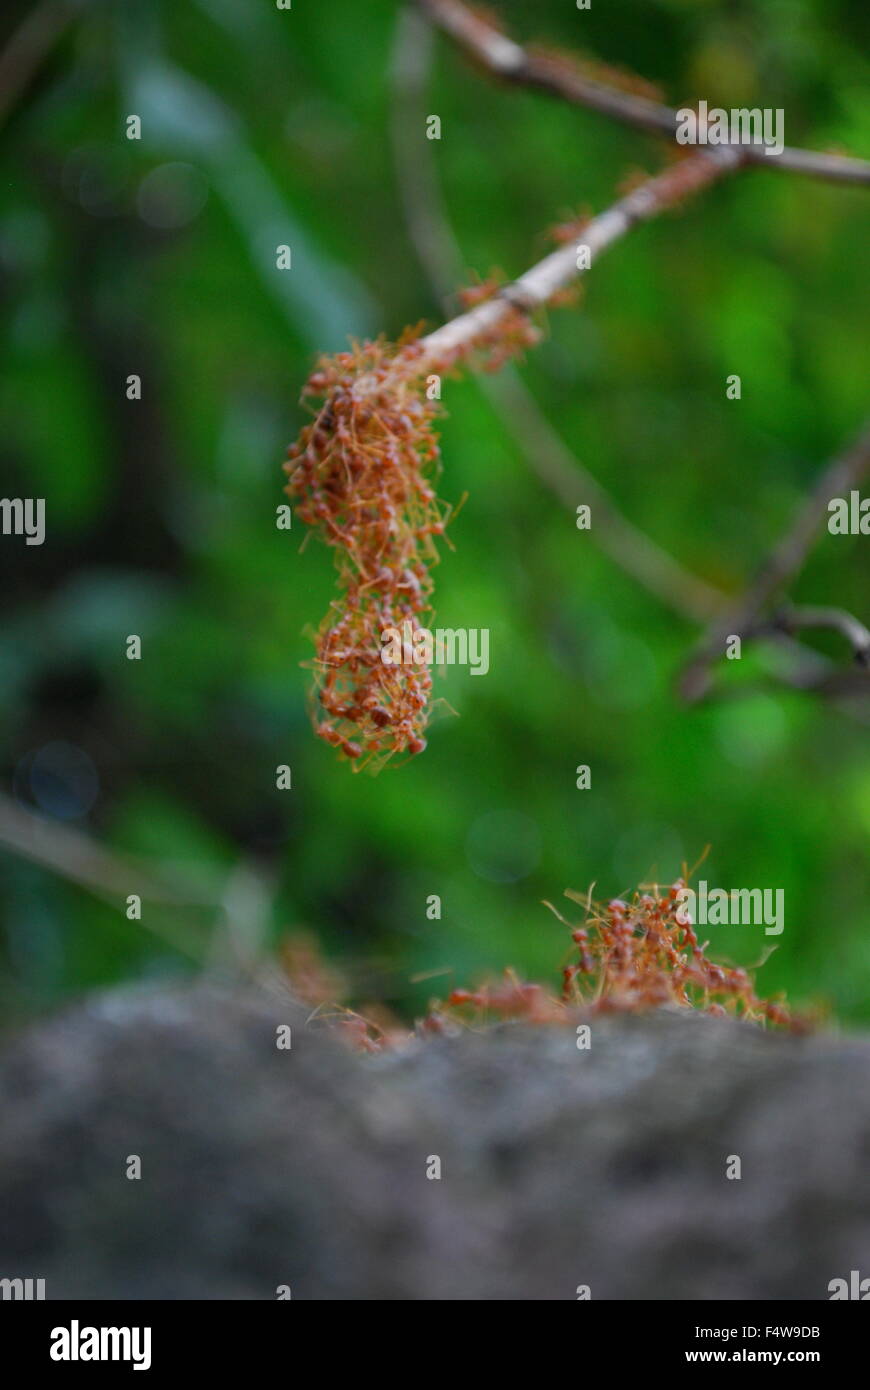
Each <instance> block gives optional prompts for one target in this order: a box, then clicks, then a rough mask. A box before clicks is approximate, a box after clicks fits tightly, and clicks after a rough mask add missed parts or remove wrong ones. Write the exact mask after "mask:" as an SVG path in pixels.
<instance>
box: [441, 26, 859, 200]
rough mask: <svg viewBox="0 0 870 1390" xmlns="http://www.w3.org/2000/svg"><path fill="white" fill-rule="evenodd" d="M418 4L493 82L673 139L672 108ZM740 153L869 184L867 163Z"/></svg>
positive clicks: (491, 29)
mask: <svg viewBox="0 0 870 1390" xmlns="http://www.w3.org/2000/svg"><path fill="white" fill-rule="evenodd" d="M418 3H419V5H420V7H421V9H422V10H423V11H424V13H425V14H426V15H427V16H428V17H429V19H430V20H431V21H432V23H433V24H435V25H437V26H438V28H439V29H441V30H442V31H443V32H444V33H445V34H447V35H449V37H450V38H451V39H453V40H454V42H455V43H456V44H458V46H459V47H460V48H462V49H464V50H465V52H466V53H467V54H468V55H469V56H470V57H472V58H474V59H476V60H477V62H479V63H481V64H482V65H483V66H484V67H485V68H486V69H487V71H488V72H490V73H493V74H494V75H495V76H497V77H501V78H504V79H505V80H506V81H508V82H514V83H517V84H519V85H521V86H526V87H536V88H539V89H540V90H542V91H545V92H549V93H550V94H551V95H553V96H558V97H560V98H562V99H563V100H565V101H569V102H571V103H572V104H573V105H575V106H585V107H588V108H589V109H590V110H593V111H598V112H600V113H601V114H602V115H605V116H611V117H613V118H614V119H615V120H617V121H621V122H622V123H623V124H624V125H630V126H634V127H636V128H637V129H639V130H646V131H650V132H652V133H653V134H655V135H666V136H670V137H672V138H673V136H674V135H675V133H676V129H677V125H678V118H677V112H676V111H675V110H673V109H672V108H671V107H669V106H664V105H662V104H660V103H659V102H656V101H650V100H649V99H648V98H647V97H642V96H637V95H634V94H633V93H631V92H623V91H620V90H618V89H617V88H613V87H609V86H607V85H605V84H604V83H603V82H597V81H595V80H594V79H593V78H591V77H587V76H586V75H585V74H584V73H583V71H582V69H581V68H580V67H578V66H574V65H572V64H571V62H570V59H568V58H567V57H566V59H565V60H559V59H557V58H553V57H551V56H550V55H546V54H540V53H536V52H534V51H531V50H528V49H525V48H523V47H522V46H521V45H520V44H518V43H515V42H514V41H513V39H510V38H508V36H507V35H506V34H504V33H503V32H502V31H501V30H500V29H498V28H497V27H496V26H495V24H494V23H493V22H492V20H491V19H489V18H488V17H484V16H482V15H480V14H478V13H475V12H473V11H471V10H469V9H468V8H467V7H466V6H465V5H464V4H461V3H460V0H418ZM702 126H703V123H702ZM720 148H736V147H735V146H730V147H729V146H723V147H720ZM739 148H740V149H741V151H742V152H743V153H744V154H745V156H746V162H747V163H750V164H755V165H758V166H759V167H761V168H763V169H787V170H789V171H790V172H791V173H795V174H809V175H813V176H814V177H816V178H822V179H832V180H835V181H838V182H845V183H862V184H870V163H868V162H867V161H866V160H862V159H850V158H847V157H846V156H843V155H835V154H821V153H816V152H815V151H812V150H797V149H790V148H788V147H786V148H785V149H783V150H782V152H781V153H778V154H773V153H771V154H768V153H767V152H766V150H765V149H764V148H763V147H761V146H758V145H741V146H740V147H739Z"/></svg>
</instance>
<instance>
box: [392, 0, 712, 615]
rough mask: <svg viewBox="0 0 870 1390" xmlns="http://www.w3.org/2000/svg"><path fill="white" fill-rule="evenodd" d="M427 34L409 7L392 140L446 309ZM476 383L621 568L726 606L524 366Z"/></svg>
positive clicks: (657, 588)
mask: <svg viewBox="0 0 870 1390" xmlns="http://www.w3.org/2000/svg"><path fill="white" fill-rule="evenodd" d="M431 40H432V29H431V27H430V25H428V24H427V23H426V22H425V21H424V20H423V18H422V17H421V16H420V15H419V14H418V13H417V11H415V10H412V9H406V10H405V11H403V13H402V14H401V15H400V16H399V22H398V27H397V31H396V43H395V48H394V52H393V64H392V76H393V86H394V91H395V95H396V100H395V102H394V104H393V146H394V151H395V159H396V166H397V174H398V183H399V188H400V191H401V194H402V199H403V202H404V206H405V216H406V220H407V223H408V229H409V232H410V235H411V240H412V242H413V243H414V246H415V248H416V251H417V254H418V256H419V258H420V262H421V264H422V266H423V269H424V271H425V273H426V276H427V279H428V280H429V283H430V285H431V287H432V291H433V293H434V294H435V295H436V297H437V298H438V299H439V300H440V301H441V303H442V304H443V305H444V307H445V309H447V311H448V312H449V311H450V306H451V303H452V291H453V289H454V287H455V286H457V285H459V283H460V282H461V280H462V278H463V275H464V273H465V267H464V265H463V261H462V255H461V252H460V250H459V246H458V244H457V242H456V238H455V236H454V233H453V230H452V228H451V226H450V223H449V220H448V217H447V212H446V209H445V206H444V200H443V199H442V197H441V193H440V190H439V187H438V181H437V178H436V174H435V167H434V162H433V160H432V157H431V152H430V146H429V142H428V141H425V140H423V141H421V140H420V139H419V138H418V136H417V134H416V133H415V132H417V131H419V130H420V129H421V128H422V126H421V116H422V98H423V94H424V92H425V88H426V81H427V78H428V75H429V68H430V61H431V48H432V43H431ZM480 384H481V386H482V389H483V391H484V392H485V394H486V395H487V396H488V397H489V399H490V401H491V402H492V403H493V405H494V406H495V407H496V409H497V411H498V413H499V416H500V418H501V419H502V420H503V421H505V422H506V424H507V426H508V428H509V429H510V431H511V432H512V434H513V435H514V437H515V439H516V441H517V443H518V444H519V446H520V448H521V449H522V451H523V453H524V454H525V456H526V460H527V462H528V464H529V465H530V467H531V468H532V469H533V470H534V472H535V473H536V474H537V476H538V477H539V478H540V479H541V481H542V482H543V483H544V484H545V485H546V486H547V487H549V488H550V490H551V491H552V492H553V493H554V494H555V496H556V497H558V499H559V500H560V501H561V502H562V503H564V505H565V506H567V507H569V508H571V509H572V510H573V509H574V508H576V506H577V505H578V504H579V503H588V504H590V505H591V506H592V507H594V509H595V526H594V528H593V530H592V532H591V534H592V537H593V539H595V540H597V542H598V544H599V545H600V546H601V549H602V550H604V551H605V552H606V554H608V555H609V556H610V558H611V559H612V560H614V561H615V563H616V564H618V565H620V566H621V568H622V569H623V570H625V572H626V573H627V574H630V575H631V576H632V578H634V579H636V580H637V581H638V582H639V583H640V584H642V585H643V586H644V587H645V588H646V589H648V590H649V592H650V593H653V594H655V596H656V597H657V598H658V599H660V600H661V601H662V602H663V603H665V604H666V605H667V606H668V607H670V608H672V609H674V610H675V611H676V612H677V613H679V614H680V615H681V616H684V617H688V618H691V619H692V620H694V621H698V622H703V621H708V620H709V619H710V618H711V617H712V616H713V614H714V613H716V612H717V611H718V609H720V608H721V606H722V604H723V603H724V601H725V600H724V596H723V595H722V594H720V593H719V591H718V590H716V589H714V588H713V587H712V586H710V585H708V584H705V583H704V581H703V580H701V579H698V578H697V577H696V576H695V575H693V574H691V573H689V571H688V570H684V569H683V567H682V566H681V565H680V564H679V563H678V562H677V561H676V560H674V559H673V558H672V557H671V556H670V555H668V554H667V552H666V551H664V550H662V549H661V548H660V547H659V546H658V545H656V543H655V541H653V540H651V539H650V537H648V536H647V535H646V534H645V533H644V532H643V531H641V530H640V529H639V528H638V527H636V526H635V525H633V523H632V522H630V521H628V520H627V519H626V518H625V517H624V516H623V515H622V514H621V512H620V511H619V510H618V508H617V507H616V505H615V503H614V502H613V501H612V499H611V498H610V497H609V495H608V494H607V492H606V491H605V490H604V488H603V487H602V486H601V484H600V483H598V482H597V481H596V480H595V478H594V477H593V476H592V474H591V473H589V472H588V471H587V469H586V468H584V466H583V465H582V464H581V463H580V462H579V460H578V459H576V458H575V457H574V456H573V455H572V454H571V452H570V450H569V449H568V448H567V446H566V445H565V443H564V442H563V440H562V439H561V438H560V437H559V435H558V433H557V432H556V430H554V429H553V427H552V425H551V424H550V422H549V420H548V419H547V418H546V416H545V415H544V413H543V411H542V410H541V409H540V407H539V406H538V404H537V402H536V400H535V398H534V396H533V395H532V393H531V392H530V391H529V390H528V388H527V387H526V385H525V383H524V381H523V379H522V377H521V376H520V374H519V372H517V371H516V370H515V369H514V368H513V367H509V366H508V367H504V368H503V369H502V371H501V372H499V373H498V375H497V376H492V377H483V378H481V379H480Z"/></svg>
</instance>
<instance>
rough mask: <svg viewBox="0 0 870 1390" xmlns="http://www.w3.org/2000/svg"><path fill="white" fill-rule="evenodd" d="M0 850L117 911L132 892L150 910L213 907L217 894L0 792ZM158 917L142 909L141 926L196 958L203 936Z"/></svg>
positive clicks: (202, 951)
mask: <svg viewBox="0 0 870 1390" xmlns="http://www.w3.org/2000/svg"><path fill="white" fill-rule="evenodd" d="M0 848H4V849H8V850H10V851H12V853H14V854H18V855H21V856H22V857H23V858H25V859H30V860H32V862H33V863H35V864H39V865H40V867H41V868H43V869H48V870H50V871H51V872H52V873H55V874H58V875H60V877H62V878H65V879H67V880H68V881H69V882H70V883H75V884H78V886H79V887H81V888H85V889H87V890H88V891H89V892H91V893H93V894H94V895H95V896H96V897H98V898H100V899H101V900H103V901H104V902H109V903H111V904H112V905H114V906H118V907H119V909H120V907H121V905H122V904H125V903H126V899H127V897H128V896H129V895H130V894H133V893H135V894H136V895H137V896H138V897H140V898H141V900H142V902H143V904H144V905H145V906H146V909H147V906H148V905H153V906H154V907H155V908H178V907H181V906H185V907H208V908H211V909H214V908H215V906H216V896H215V894H214V892H213V891H212V890H206V889H204V888H203V887H202V886H201V885H200V884H199V883H194V882H190V881H187V880H186V879H184V880H182V879H180V878H179V876H177V875H174V876H170V875H169V874H164V875H163V876H161V877H158V876H155V874H154V873H153V871H152V870H150V869H149V868H147V867H145V866H144V865H140V864H138V863H137V862H136V861H135V860H134V859H132V858H128V857H127V856H126V855H123V854H120V853H119V852H117V851H115V850H109V849H107V848H106V847H105V846H104V845H100V844H98V843H97V841H96V840H92V839H91V838H90V836H88V835H86V834H84V833H83V832H82V831H81V830H78V829H75V828H74V827H73V826H69V825H63V824H61V823H60V822H59V821H56V820H52V819H50V818H47V817H44V816H39V815H36V814H35V813H34V812H33V811H29V810H27V808H26V807H24V806H20V805H18V803H17V802H15V801H13V800H12V799H11V798H10V797H8V796H4V795H3V794H2V793H0ZM164 917H165V914H161V920H160V922H159V923H157V922H155V921H154V920H153V917H152V914H150V913H148V912H147V910H146V912H145V914H144V915H143V917H142V919H141V921H140V922H139V925H140V926H144V927H146V928H147V929H148V930H150V931H154V932H156V934H157V935H158V936H163V937H164V938H165V939H166V940H168V941H169V942H171V944H172V945H173V946H174V947H175V948H176V949H177V950H179V951H182V952H183V953H184V954H185V955H188V956H191V957H192V958H193V959H194V960H197V961H199V960H201V959H202V956H203V953H204V948H205V945H206V941H207V936H205V935H203V934H200V933H193V932H190V931H177V930H175V929H174V928H173V927H167V925H166V922H165V920H164Z"/></svg>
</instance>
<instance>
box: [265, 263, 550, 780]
mask: <svg viewBox="0 0 870 1390" xmlns="http://www.w3.org/2000/svg"><path fill="white" fill-rule="evenodd" d="M499 288H500V287H499V284H498V282H497V281H496V280H494V279H493V280H490V281H487V282H486V283H485V284H484V285H482V286H474V287H472V289H471V290H470V291H469V293H470V294H471V295H472V296H473V297H476V302H479V301H480V300H482V299H484V298H490V297H493V296H494V295H496V294H497V293H498V291H499ZM418 333H419V330H418V329H408V330H407V331H406V332H405V333H404V334H403V335H402V337H401V338H400V339H399V341H398V342H397V343H389V342H387V341H386V339H384V338H378V339H376V340H375V341H373V342H365V343H362V344H356V343H355V344H353V345H352V347H351V350H350V351H348V352H339V353H336V354H335V356H331V357H330V356H323V357H321V358H320V359H319V360H318V363H317V365H316V367H315V370H314V371H313V372H312V374H311V376H310V377H309V378H308V381H307V383H306V385H305V387H304V388H303V391H302V398H303V400H305V399H311V400H313V401H315V402H319V405H316V407H315V409H314V419H313V420H312V421H311V423H310V424H309V425H306V426H305V428H304V429H303V431H302V433H301V435H300V436H299V439H298V440H297V442H296V443H295V444H291V446H290V448H289V449H288V451H287V455H288V457H287V462H286V463H285V464H284V469H285V471H286V472H287V473H288V474H289V475H290V477H289V482H288V484H287V487H286V488H285V491H286V492H287V494H288V496H289V497H291V498H292V499H293V500H294V501H295V502H296V503H297V504H298V505H297V515H298V516H299V517H300V518H301V520H302V521H304V522H307V524H308V525H310V526H313V527H316V528H317V529H318V530H319V532H320V534H321V535H322V537H323V538H324V540H325V541H326V543H327V545H330V546H333V547H334V548H335V550H336V557H337V568H338V585H339V589H340V591H341V592H340V595H339V597H338V598H336V599H334V600H333V602H332V603H331V605H330V610H329V612H328V613H327V615H326V617H325V618H324V620H323V622H322V623H321V625H320V628H319V630H318V632H317V636H316V647H317V652H316V657H315V661H314V663H313V665H314V669H315V672H316V697H317V700H318V702H319V706H320V708H319V710H318V711H317V712H316V716H315V721H314V723H315V731H316V733H317V734H318V736H319V737H320V738H322V739H324V740H325V741H326V742H327V743H330V744H332V745H333V747H335V748H338V749H340V751H341V752H342V753H343V754H344V756H345V757H346V758H349V759H351V760H353V762H354V765H355V766H356V767H362V766H365V765H367V764H371V765H372V768H373V770H375V771H377V770H378V769H379V768H380V767H382V766H383V764H384V763H385V762H386V761H387V759H388V758H389V757H391V756H392V754H393V753H403V752H406V753H410V754H414V753H421V752H422V751H423V749H424V748H425V747H426V740H425V738H424V737H423V734H424V731H425V728H426V723H427V720H428V714H429V708H428V707H429V697H430V694H431V690H432V674H431V672H430V670H429V668H428V666H426V665H424V664H422V663H421V664H417V663H416V662H411V661H407V662H404V663H402V664H398V665H388V664H385V662H384V661H383V660H382V653H383V650H384V647H383V642H384V634H385V633H386V631H387V630H388V629H389V630H391V631H400V632H403V633H407V634H408V639H407V645H408V648H409V649H411V650H413V647H414V634H415V633H416V632H417V631H418V630H419V629H421V628H426V627H427V621H428V618H429V617H430V615H431V614H432V605H431V596H432V588H433V584H432V576H431V574H430V568H431V566H432V565H435V564H437V562H438V558H439V557H438V551H437V549H436V546H435V538H436V537H438V536H443V535H444V532H445V529H446V526H447V523H448V521H449V519H450V515H451V508H450V507H448V506H446V505H445V504H444V503H441V502H439V501H438V499H437V498H436V496H435V491H434V488H433V480H434V478H435V476H436V475H437V472H438V469H439V462H440V454H439V449H438V436H437V434H436V432H435V430H434V427H433V423H434V420H435V418H436V416H437V415H438V414H439V413H440V405H439V402H438V399H437V395H436V393H435V392H432V393H431V395H430V393H429V391H428V390H427V389H426V386H427V382H428V381H430V380H433V379H434V380H438V375H439V374H443V373H445V372H447V371H450V370H452V369H453V368H455V367H456V365H457V364H458V363H459V362H460V360H464V359H467V358H469V357H473V358H474V359H475V361H476V364H477V365H478V367H479V368H480V370H482V371H497V370H498V368H499V367H500V366H501V365H502V364H503V363H504V362H505V361H506V360H507V358H508V357H515V356H517V355H519V354H520V353H521V352H522V351H523V350H524V348H526V347H529V346H530V345H532V344H534V343H536V342H537V341H538V339H539V337H540V333H539V330H538V329H537V328H536V327H535V325H534V324H533V323H532V321H531V317H530V315H529V314H528V313H526V312H525V311H523V310H522V309H520V308H517V307H516V306H514V305H511V304H506V305H505V308H504V312H503V313H502V315H501V320H500V322H499V324H498V327H497V329H494V330H493V331H492V332H491V333H487V332H485V331H484V332H481V333H480V334H479V335H478V337H477V339H476V340H475V341H474V342H473V343H469V344H464V345H462V346H459V347H457V348H454V349H452V350H451V351H450V352H449V353H445V354H443V355H442V356H441V359H440V360H438V361H437V362H436V361H433V358H432V355H431V354H429V355H427V354H426V353H425V349H424V344H423V340H421V339H420V338H419V336H418ZM433 373H434V374H435V375H434V377H433ZM439 394H440V393H439ZM448 543H449V542H448ZM405 624H409V627H405V626H404V625H405Z"/></svg>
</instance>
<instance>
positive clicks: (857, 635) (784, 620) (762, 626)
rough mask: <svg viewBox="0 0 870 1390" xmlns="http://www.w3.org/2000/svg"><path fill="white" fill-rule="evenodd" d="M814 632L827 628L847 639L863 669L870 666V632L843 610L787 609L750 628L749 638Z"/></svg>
mask: <svg viewBox="0 0 870 1390" xmlns="http://www.w3.org/2000/svg"><path fill="white" fill-rule="evenodd" d="M812 628H827V629H828V630H829V631H831V632H838V633H840V635H841V636H842V637H845V639H846V641H847V642H848V643H849V645H850V647H851V648H852V651H853V653H854V655H855V660H856V661H857V662H858V664H859V665H861V666H870V632H868V631H867V628H866V627H865V626H864V624H863V623H862V622H859V620H858V619H857V618H855V617H853V616H852V614H851V613H847V612H846V611H845V609H843V608H811V607H801V608H792V607H791V606H787V607H784V608H782V609H780V610H779V612H777V613H774V614H773V616H772V617H771V618H770V619H769V620H768V621H767V622H764V623H759V624H758V625H757V626H756V627H754V628H750V630H749V636H751V637H757V636H760V635H763V634H764V633H766V632H770V631H780V632H785V633H787V634H788V635H789V636H791V635H792V634H793V633H795V632H800V631H802V630H806V629H812Z"/></svg>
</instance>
